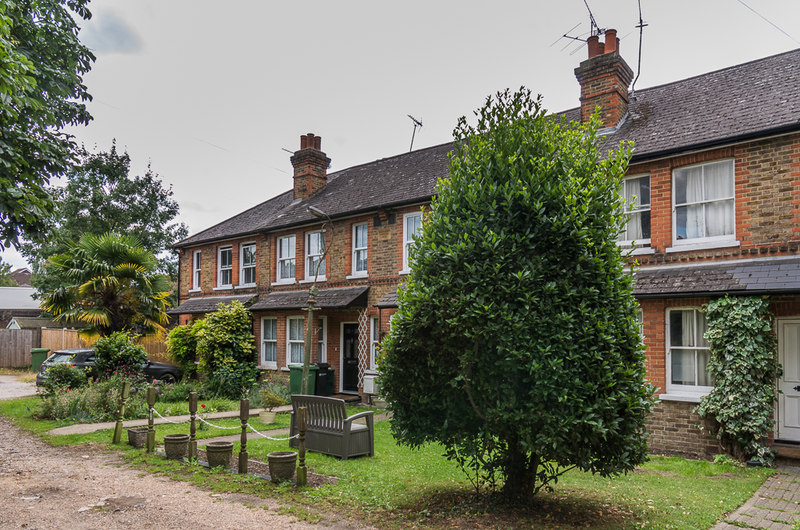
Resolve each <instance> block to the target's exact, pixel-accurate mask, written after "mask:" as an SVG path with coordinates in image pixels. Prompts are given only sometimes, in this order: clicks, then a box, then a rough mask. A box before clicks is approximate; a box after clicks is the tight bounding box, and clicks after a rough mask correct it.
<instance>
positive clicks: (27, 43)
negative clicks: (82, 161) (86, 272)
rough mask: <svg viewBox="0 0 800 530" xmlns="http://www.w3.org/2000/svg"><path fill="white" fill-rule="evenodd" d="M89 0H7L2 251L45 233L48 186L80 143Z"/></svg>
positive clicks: (0, 158) (1, 71) (2, 22)
mask: <svg viewBox="0 0 800 530" xmlns="http://www.w3.org/2000/svg"><path fill="white" fill-rule="evenodd" d="M87 4H88V0H17V1H13V2H0V249H2V248H3V247H8V246H9V245H12V244H16V242H17V238H18V236H19V235H20V234H21V233H23V232H24V233H25V235H26V237H28V238H36V237H41V236H42V235H43V234H44V232H45V231H46V228H47V225H48V223H47V215H48V213H49V211H50V209H51V208H52V205H53V202H52V199H51V197H50V195H49V194H48V193H47V191H46V189H45V186H46V185H47V183H48V182H49V178H50V177H51V176H54V175H58V174H61V173H63V172H64V170H65V169H66V167H67V166H68V165H69V162H70V159H71V154H72V150H73V148H74V145H73V142H72V141H71V139H70V136H69V135H68V134H66V133H64V132H63V131H62V129H63V128H64V127H65V126H66V125H77V124H86V123H88V122H89V120H90V119H91V116H90V115H89V113H88V112H87V111H86V107H85V105H84V102H85V101H86V100H88V99H90V96H89V93H88V92H87V90H86V87H85V86H84V85H83V75H84V74H86V73H87V72H88V71H89V69H90V68H91V64H92V61H94V56H93V55H92V53H91V52H90V51H89V50H88V48H86V47H85V46H84V45H83V44H81V42H80V41H79V40H78V29H79V28H78V25H77V24H76V22H75V19H74V18H73V15H77V16H78V17H80V18H82V19H88V18H89V17H90V16H91V14H90V13H89V10H88V9H87V7H86V5H87Z"/></svg>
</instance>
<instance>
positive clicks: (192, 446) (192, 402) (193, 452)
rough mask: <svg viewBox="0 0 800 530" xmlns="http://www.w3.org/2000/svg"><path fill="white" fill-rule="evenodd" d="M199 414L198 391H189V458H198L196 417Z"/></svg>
mask: <svg viewBox="0 0 800 530" xmlns="http://www.w3.org/2000/svg"><path fill="white" fill-rule="evenodd" d="M196 416H197V392H189V460H192V459H193V458H197V439H196V438H195V433H196V428H195V418H196Z"/></svg>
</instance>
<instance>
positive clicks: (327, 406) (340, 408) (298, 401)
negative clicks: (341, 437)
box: [292, 394, 347, 432]
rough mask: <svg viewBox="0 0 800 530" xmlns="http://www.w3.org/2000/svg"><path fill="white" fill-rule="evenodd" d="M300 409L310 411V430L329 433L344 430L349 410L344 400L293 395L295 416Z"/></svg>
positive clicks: (308, 422)
mask: <svg viewBox="0 0 800 530" xmlns="http://www.w3.org/2000/svg"><path fill="white" fill-rule="evenodd" d="M298 407H306V409H307V410H308V419H307V426H308V428H309V429H313V430H315V431H328V432H342V431H343V430H344V420H345V418H346V417H347V409H346V408H345V404H344V400H343V399H338V398H330V397H325V396H307V395H303V394H294V395H292V408H293V409H294V412H295V414H297V408H298ZM295 417H296V416H295Z"/></svg>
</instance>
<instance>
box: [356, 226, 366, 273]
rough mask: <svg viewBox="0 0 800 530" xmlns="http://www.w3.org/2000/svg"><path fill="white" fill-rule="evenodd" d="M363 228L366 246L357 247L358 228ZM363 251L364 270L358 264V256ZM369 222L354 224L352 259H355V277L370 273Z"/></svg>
mask: <svg viewBox="0 0 800 530" xmlns="http://www.w3.org/2000/svg"><path fill="white" fill-rule="evenodd" d="M361 228H363V229H364V246H363V247H357V246H356V245H357V241H358V237H357V235H356V234H357V233H358V230H359V229H361ZM362 253H363V255H364V262H365V263H364V265H365V268H364V270H358V268H357V266H358V265H357V264H358V262H359V259H358V257H359V256H360V255H361V254H362ZM367 260H369V224H367V223H356V224H354V225H353V252H352V261H353V272H352V275H353V277H366V276H368V275H369V272H368V270H369V262H368V261H367Z"/></svg>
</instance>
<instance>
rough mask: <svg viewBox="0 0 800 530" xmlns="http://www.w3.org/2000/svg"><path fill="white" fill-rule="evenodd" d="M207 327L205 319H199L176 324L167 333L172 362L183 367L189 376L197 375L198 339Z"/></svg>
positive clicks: (168, 350)
mask: <svg viewBox="0 0 800 530" xmlns="http://www.w3.org/2000/svg"><path fill="white" fill-rule="evenodd" d="M205 327H206V321H205V320H197V321H195V322H192V323H191V324H184V325H183V326H176V327H174V328H172V329H171V330H170V332H169V333H168V334H167V354H168V355H169V357H170V359H171V360H172V362H174V363H176V364H177V365H178V366H180V367H181V369H182V370H183V373H184V374H185V376H186V377H187V378H191V377H194V376H195V375H196V372H197V365H196V364H195V360H197V339H198V338H199V337H200V335H201V334H202V330H204V329H205Z"/></svg>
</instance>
